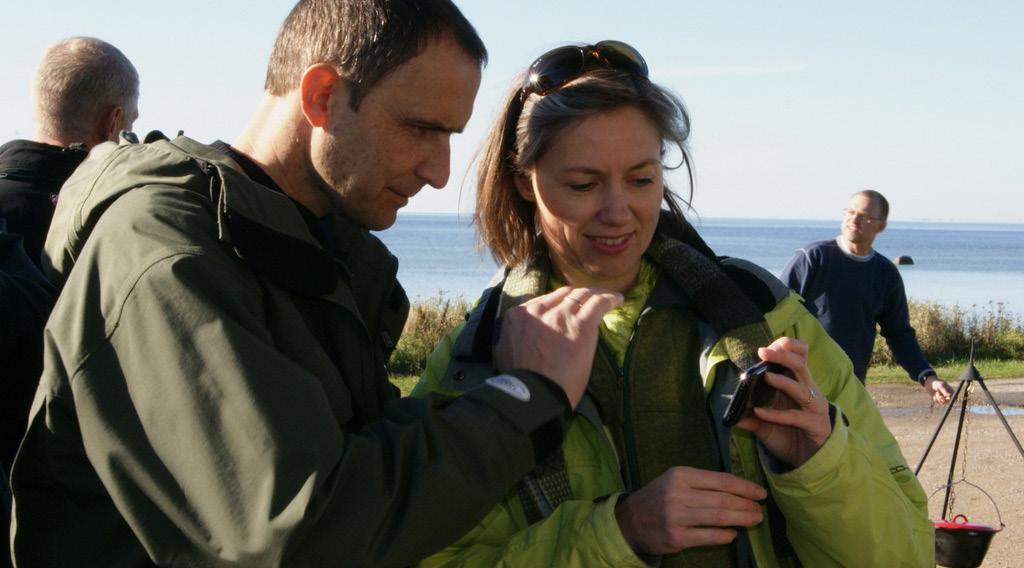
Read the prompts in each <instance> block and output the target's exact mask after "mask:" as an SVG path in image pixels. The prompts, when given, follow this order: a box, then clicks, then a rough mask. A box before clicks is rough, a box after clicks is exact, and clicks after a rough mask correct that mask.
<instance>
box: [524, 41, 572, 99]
mask: <svg viewBox="0 0 1024 568" xmlns="http://www.w3.org/2000/svg"><path fill="white" fill-rule="evenodd" d="M583 61H584V60H583V50H582V49H580V48H579V47H577V46H575V45H567V46H565V47H559V48H557V49H552V50H551V51H549V52H547V53H545V54H544V55H541V56H540V57H538V58H537V60H536V61H534V62H533V65H531V66H530V71H529V73H527V75H526V80H525V81H524V83H523V92H525V93H544V92H546V91H548V90H550V89H554V88H557V87H560V86H562V85H564V84H565V83H567V82H568V81H569V80H571V79H572V78H573V77H575V76H577V75H579V73H580V71H582V70H583Z"/></svg>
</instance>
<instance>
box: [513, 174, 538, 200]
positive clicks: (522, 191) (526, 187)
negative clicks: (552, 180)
mask: <svg viewBox="0 0 1024 568" xmlns="http://www.w3.org/2000/svg"><path fill="white" fill-rule="evenodd" d="M512 182H513V183H515V184H516V191H518V192H519V195H520V196H521V197H522V198H523V199H525V200H527V201H529V202H530V203H536V202H537V196H536V195H534V194H533V182H532V181H530V176H527V175H517V176H515V177H513V178H512Z"/></svg>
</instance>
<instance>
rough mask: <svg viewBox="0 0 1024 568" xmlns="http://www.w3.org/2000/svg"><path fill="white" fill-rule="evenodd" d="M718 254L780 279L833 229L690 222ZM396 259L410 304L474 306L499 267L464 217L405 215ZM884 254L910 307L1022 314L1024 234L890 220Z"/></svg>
mask: <svg viewBox="0 0 1024 568" xmlns="http://www.w3.org/2000/svg"><path fill="white" fill-rule="evenodd" d="M693 223H694V225H695V226H696V227H697V230H698V231H699V232H700V234H701V235H702V236H703V237H704V239H705V240H706V241H707V242H708V244H709V245H710V246H711V248H712V249H714V250H715V252H717V253H718V254H720V255H728V256H735V257H740V258H745V259H747V260H750V261H752V262H755V263H757V264H760V265H761V266H763V267H765V268H766V269H768V270H769V271H771V272H772V273H774V274H776V275H778V274H780V273H781V272H782V269H783V267H784V266H785V265H786V263H787V262H788V261H789V259H790V258H791V257H792V255H793V252H794V251H795V250H796V249H798V248H799V247H802V246H804V245H806V244H807V243H809V242H812V241H816V240H822V239H830V238H834V237H835V236H836V235H838V234H839V220H838V219H837V220H830V221H806V220H766V219H711V218H702V219H695V220H693ZM377 235H378V236H379V237H380V238H381V239H382V240H383V241H384V242H385V243H386V244H387V245H388V247H390V248H391V250H392V252H393V253H394V254H395V255H396V256H397V257H398V259H399V270H398V277H399V279H400V280H401V281H402V284H403V285H404V286H405V288H406V291H408V292H409V296H410V297H411V298H412V299H413V300H414V301H415V300H417V299H419V300H423V299H428V298H431V297H434V296H437V295H439V294H443V295H445V296H447V297H463V298H465V299H469V300H473V299H476V298H477V296H478V295H479V293H480V291H481V290H483V288H484V287H485V286H486V285H487V283H488V281H489V280H490V279H491V278H492V276H493V275H494V274H495V273H496V271H497V269H498V267H497V265H496V264H495V263H494V261H493V260H491V257H490V254H489V253H488V252H487V251H485V250H479V249H478V248H477V245H476V233H475V232H474V230H473V227H472V225H471V223H470V216H469V215H465V214H463V215H459V214H454V213H450V214H449V213H440V214H423V213H403V214H401V215H400V216H399V217H398V221H397V222H396V223H395V225H394V226H393V227H392V228H391V229H388V230H387V231H383V232H380V233H377ZM875 248H876V249H877V250H878V251H879V252H881V253H882V254H884V255H886V256H887V257H889V258H890V259H891V258H894V257H896V256H910V257H912V258H913V260H914V264H913V265H901V266H900V267H899V269H900V273H901V274H902V275H903V282H904V284H905V286H906V289H907V295H908V296H909V297H910V298H913V299H918V300H929V301H935V302H939V303H942V304H946V305H950V306H952V305H958V306H960V307H962V308H965V309H968V310H970V309H981V310H988V309H994V308H996V307H997V304H1000V303H1001V304H1002V305H1003V307H1004V308H1005V309H1006V310H1007V311H1009V312H1011V313H1014V314H1021V315H1024V225H1020V224H981V223H978V224H975V223H940V222H925V221H890V222H889V225H888V227H887V228H886V230H885V231H884V232H883V233H881V234H880V235H879V236H878V238H877V239H876V241H875Z"/></svg>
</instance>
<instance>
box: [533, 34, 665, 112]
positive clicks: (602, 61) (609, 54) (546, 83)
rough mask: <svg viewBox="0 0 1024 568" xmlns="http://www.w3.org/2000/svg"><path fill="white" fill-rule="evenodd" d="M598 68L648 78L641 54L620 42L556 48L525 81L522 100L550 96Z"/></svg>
mask: <svg viewBox="0 0 1024 568" xmlns="http://www.w3.org/2000/svg"><path fill="white" fill-rule="evenodd" d="M595 67H608V68H611V69H617V70H619V71H625V72H627V73H632V74H634V75H639V76H641V77H643V78H645V79H646V78H647V62H646V61H644V58H643V56H642V55H640V52H639V51H637V50H636V49H634V48H633V47H632V46H630V45H629V44H626V43H623V42H621V41H614V40H605V41H601V42H598V43H595V44H594V45H584V46H580V45H567V46H563V47H556V48H555V49H552V50H551V51H549V52H547V53H545V54H544V55H541V56H540V57H538V58H537V59H536V60H534V62H533V64H532V65H530V70H529V72H527V74H526V79H524V80H523V87H522V89H521V90H520V91H519V100H520V101H525V100H526V97H528V96H530V95H531V94H533V93H536V94H539V95H542V96H543V95H547V94H548V93H550V92H552V91H555V90H557V89H560V88H561V87H563V86H565V85H566V84H567V83H569V82H570V81H572V80H573V79H576V78H577V77H580V76H582V75H583V74H584V73H585V72H587V71H588V70H590V69H593V68H595Z"/></svg>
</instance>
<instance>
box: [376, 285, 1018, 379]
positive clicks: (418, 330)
mask: <svg viewBox="0 0 1024 568" xmlns="http://www.w3.org/2000/svg"><path fill="white" fill-rule="evenodd" d="M470 307H471V306H470V304H469V303H468V302H466V301H465V300H461V299H456V300H453V299H450V298H446V297H444V296H443V295H438V296H436V297H434V298H430V299H428V300H425V301H422V302H417V303H416V304H414V305H413V306H412V310H411V311H410V313H409V321H408V322H407V323H406V325H405V331H404V332H403V333H402V339H401V341H399V342H398V346H397V347H396V349H395V352H394V353H393V354H392V356H391V365H390V367H391V373H392V376H391V382H393V383H394V384H395V385H397V386H398V387H399V388H400V389H401V390H402V394H405V395H407V394H409V392H410V391H411V390H412V387H413V386H414V385H415V384H416V381H417V380H418V379H419V375H420V374H421V373H422V372H423V368H424V367H425V366H426V362H427V358H428V357H430V353H431V352H432V351H433V349H434V346H435V345H437V342H438V341H440V340H441V338H442V337H443V336H444V335H445V334H446V333H448V331H449V330H451V329H452V328H453V327H455V326H456V325H458V324H459V323H461V322H462V321H464V319H465V316H466V313H467V312H468V311H469V310H470ZM909 307H910V324H911V325H912V326H913V327H914V329H915V330H916V331H917V337H918V341H919V342H920V343H921V348H922V349H923V350H924V352H925V356H927V357H928V360H929V361H931V363H932V366H933V367H934V368H935V371H936V372H937V373H938V375H939V377H941V378H943V379H945V380H946V381H950V382H955V381H956V380H957V379H958V378H959V377H960V374H961V373H963V371H964V369H965V367H966V366H967V355H968V353H969V351H970V346H971V341H972V340H973V341H974V342H975V363H974V365H975V367H977V368H978V371H979V372H980V373H981V375H982V376H983V377H984V378H986V379H1000V378H1008V377H1014V378H1016V377H1024V320H1022V319H1021V317H1020V316H1017V315H1014V314H1011V313H1009V312H1008V311H1007V310H1006V309H1005V306H1004V305H1003V304H1001V303H989V304H988V306H984V307H981V308H978V307H977V306H972V308H971V309H969V310H968V309H964V308H961V307H960V306H956V305H954V306H946V305H943V304H938V303H934V302H915V301H911V302H910V306H909ZM904 381H906V382H909V379H908V378H907V374H906V372H905V371H904V370H903V369H902V368H901V367H899V366H898V365H895V364H894V362H893V359H892V355H891V354H890V353H889V349H888V347H887V346H886V345H885V342H884V341H883V339H882V337H881V336H879V337H878V338H877V339H876V341H875V350H874V354H873V355H872V358H871V369H870V370H869V371H868V382H870V383H898V382H904Z"/></svg>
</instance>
